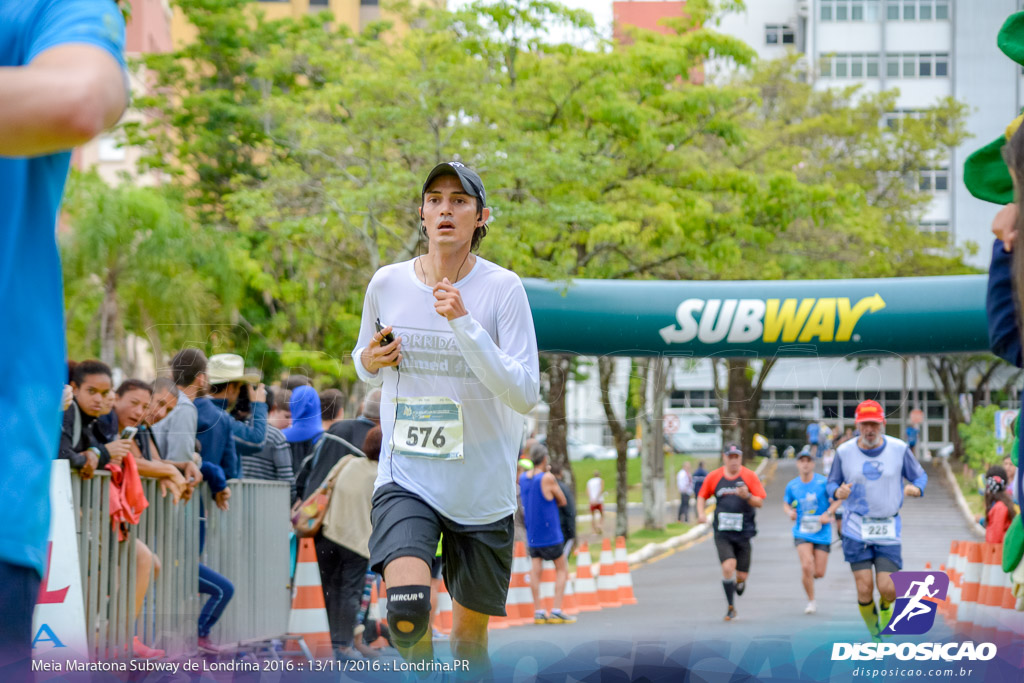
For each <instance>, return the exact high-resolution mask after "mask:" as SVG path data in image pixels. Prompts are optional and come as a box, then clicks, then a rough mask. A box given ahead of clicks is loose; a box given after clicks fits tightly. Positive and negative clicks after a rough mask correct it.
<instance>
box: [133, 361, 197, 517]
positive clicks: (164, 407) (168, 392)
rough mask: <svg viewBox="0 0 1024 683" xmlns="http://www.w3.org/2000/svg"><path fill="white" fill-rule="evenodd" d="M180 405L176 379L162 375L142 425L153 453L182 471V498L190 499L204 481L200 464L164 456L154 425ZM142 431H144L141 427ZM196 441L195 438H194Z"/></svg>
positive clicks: (155, 385)
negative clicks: (183, 483)
mask: <svg viewBox="0 0 1024 683" xmlns="http://www.w3.org/2000/svg"><path fill="white" fill-rule="evenodd" d="M177 405H178V388H177V387H176V386H175V384H174V380H172V379H168V378H167V377H160V378H158V379H157V380H156V381H155V382H153V400H151V401H150V403H149V408H148V409H147V410H146V414H145V416H144V417H143V418H142V426H143V427H145V431H146V432H148V434H149V437H150V438H149V442H148V443H149V449H150V452H151V454H152V455H154V456H156V457H158V458H160V460H161V461H162V462H163V463H164V464H166V465H170V466H171V467H173V468H175V469H176V470H178V471H179V472H181V476H182V478H183V479H184V480H185V489H184V490H183V491H182V496H181V497H182V498H183V499H185V500H190V499H191V498H192V494H193V493H194V492H195V490H196V487H197V486H199V484H201V483H202V481H203V475H202V473H201V472H200V471H199V465H197V464H196V463H195V462H194V461H192V460H189V461H187V462H173V461H171V460H168V459H167V458H166V457H164V454H163V453H161V452H160V448H159V447H158V446H157V443H156V434H155V433H154V431H153V425H155V424H157V423H158V422H160V421H161V420H163V419H164V418H165V417H167V416H168V415H169V414H170V413H171V411H172V410H174V408H175V406H177ZM140 431H143V430H141V429H140ZM193 441H195V439H193ZM142 455H143V457H148V456H147V455H146V451H145V450H143V452H142Z"/></svg>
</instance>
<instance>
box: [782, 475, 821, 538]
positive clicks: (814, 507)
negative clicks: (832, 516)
mask: <svg viewBox="0 0 1024 683" xmlns="http://www.w3.org/2000/svg"><path fill="white" fill-rule="evenodd" d="M826 483H827V480H826V479H825V477H824V476H823V475H820V474H818V473H815V474H814V477H813V478H812V479H811V481H809V482H804V481H802V480H801V479H800V477H797V478H796V479H794V480H793V481H791V482H789V483H788V484H786V504H787V505H793V504H794V503H796V523H795V524H794V525H793V536H794V537H795V538H802V539H804V540H807V541H810V542H811V543H826V544H828V543H831V542H832V525H831V524H823V525H821V529H820V530H819V531H818V532H817V533H808V532H806V531H801V530H800V526H801V521H802V520H803V518H804V516H805V515H812V516H817V517H820V516H821V515H822V514H824V513H825V511H826V510H828V505H829V503H828V493H826V491H825V486H826Z"/></svg>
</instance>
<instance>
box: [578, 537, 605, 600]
mask: <svg viewBox="0 0 1024 683" xmlns="http://www.w3.org/2000/svg"><path fill="white" fill-rule="evenodd" d="M591 570H592V565H591V563H590V549H589V548H588V547H587V544H586V543H584V544H583V545H582V546H580V547H579V548H578V549H577V550H576V581H575V584H576V605H577V606H578V607H579V610H580V611H581V612H594V611H597V610H599V609H601V603H599V602H598V601H597V582H596V581H595V580H594V575H593V573H592V572H591Z"/></svg>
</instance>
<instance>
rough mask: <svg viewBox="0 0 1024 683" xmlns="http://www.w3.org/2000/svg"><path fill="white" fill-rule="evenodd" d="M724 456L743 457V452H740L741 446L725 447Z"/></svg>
mask: <svg viewBox="0 0 1024 683" xmlns="http://www.w3.org/2000/svg"><path fill="white" fill-rule="evenodd" d="M724 455H738V456H740V457H743V451H741V450H740V447H739V446H737V445H736V444H734V443H731V444H729V445H728V446H726V447H725V453H724Z"/></svg>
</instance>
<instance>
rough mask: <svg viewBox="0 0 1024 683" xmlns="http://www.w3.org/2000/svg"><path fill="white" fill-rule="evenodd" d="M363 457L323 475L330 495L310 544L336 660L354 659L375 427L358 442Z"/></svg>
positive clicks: (376, 452)
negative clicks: (320, 525)
mask: <svg viewBox="0 0 1024 683" xmlns="http://www.w3.org/2000/svg"><path fill="white" fill-rule="evenodd" d="M361 446H362V449H361V450H362V453H363V454H364V455H362V456H361V455H355V454H348V455H346V456H345V457H343V458H342V459H341V460H339V461H338V463H337V464H336V465H335V466H334V467H333V468H332V469H331V471H330V472H329V473H328V475H327V477H328V479H329V478H330V477H332V476H334V477H335V480H334V492H333V493H332V495H331V501H330V503H329V504H328V506H327V513H326V514H325V515H324V523H323V528H322V530H321V533H319V534H317V535H316V536H315V537H314V538H313V542H314V545H315V546H316V558H317V562H318V563H319V565H320V580H321V582H322V583H323V589H324V601H325V602H326V604H327V621H328V623H329V624H330V628H331V643H332V645H333V646H334V649H335V652H336V653H337V656H338V657H339V658H352V659H359V658H360V656H359V654H358V653H357V652H356V651H355V650H353V648H352V636H353V629H354V628H355V624H356V612H357V611H358V609H359V599H360V597H361V596H362V594H363V584H364V583H365V577H366V570H367V568H368V567H369V564H370V549H369V543H370V501H371V499H372V497H373V483H374V481H376V479H377V461H378V460H379V459H380V446H381V432H380V427H378V426H375V427H373V429H371V430H370V431H369V432H368V433H367V435H366V438H365V439H363V441H362V442H361Z"/></svg>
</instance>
